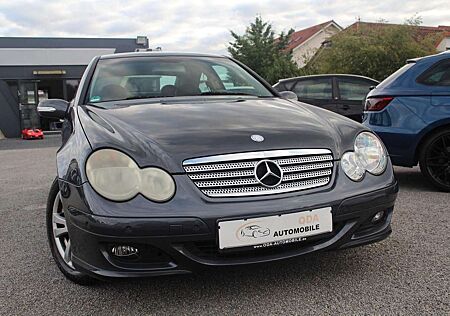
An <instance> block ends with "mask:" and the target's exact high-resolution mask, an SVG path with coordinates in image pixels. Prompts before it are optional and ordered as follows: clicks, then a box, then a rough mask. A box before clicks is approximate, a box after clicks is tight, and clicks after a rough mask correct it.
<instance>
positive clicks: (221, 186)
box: [183, 149, 333, 197]
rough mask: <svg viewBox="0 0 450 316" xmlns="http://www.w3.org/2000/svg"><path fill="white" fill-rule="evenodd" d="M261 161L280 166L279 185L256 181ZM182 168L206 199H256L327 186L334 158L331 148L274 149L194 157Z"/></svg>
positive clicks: (185, 162) (186, 161)
mask: <svg viewBox="0 0 450 316" xmlns="http://www.w3.org/2000/svg"><path fill="white" fill-rule="evenodd" d="M262 160H270V161H272V162H275V163H276V164H277V165H278V166H279V167H280V169H281V171H282V180H281V182H280V183H279V185H277V186H275V187H268V186H265V185H263V184H261V182H260V181H259V180H258V179H257V178H256V176H255V167H256V165H257V164H258V163H259V162H260V161H262ZM183 167H184V170H185V171H186V173H187V175H188V176H189V178H190V179H191V180H192V181H193V182H194V183H195V185H196V186H197V187H198V188H199V189H200V190H201V191H202V192H203V193H204V194H205V195H207V196H210V197H233V196H253V195H265V194H276V193H285V192H292V191H299V190H306V189H311V188H316V187H320V186H324V185H327V184H328V183H330V181H331V175H332V173H333V156H332V154H331V151H330V150H328V149H294V150H273V151H260V152H250V153H240V154H228V155H218V156H210V157H203V158H194V159H189V160H185V161H184V162H183Z"/></svg>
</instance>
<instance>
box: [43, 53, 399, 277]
mask: <svg viewBox="0 0 450 316" xmlns="http://www.w3.org/2000/svg"><path fill="white" fill-rule="evenodd" d="M131 77H132V78H133V84H132V85H131V84H127V83H130V82H129V81H128V80H124V78H131ZM223 78H226V82H224V79H223ZM140 79H142V80H140ZM169 79H170V80H169ZM243 87H245V89H244V88H243ZM289 98H291V99H289ZM292 98H294V99H296V96H295V95H293V93H292V92H287V91H285V92H281V93H278V92H277V91H276V90H274V89H273V88H272V87H271V86H270V85H269V84H268V83H267V82H265V81H264V80H263V79H261V78H260V77H259V76H258V75H256V74H255V73H254V72H253V71H251V70H250V69H249V68H247V67H246V66H244V65H242V64H241V63H239V62H237V61H235V60H233V59H230V58H227V57H219V56H214V55H204V54H198V55H197V54H173V53H172V54H170V53H155V52H153V53H152V52H145V53H128V54H114V55H108V56H103V57H97V58H95V59H94V60H93V61H92V62H91V63H90V64H89V66H88V67H87V69H86V71H85V74H84V75H83V78H82V79H81V82H80V88H79V92H78V93H77V96H76V98H75V100H74V101H73V102H72V103H71V104H70V105H69V104H68V103H67V102H66V101H64V100H47V101H44V102H42V103H40V104H39V105H38V112H39V113H40V115H42V116H46V117H51V118H59V119H65V122H64V124H63V131H62V135H63V145H62V147H61V148H60V149H59V150H58V152H57V154H56V160H57V177H56V179H55V181H54V183H53V185H52V187H51V190H50V194H49V198H48V204H47V233H48V238H49V244H50V249H51V251H52V255H53V258H54V259H55V261H56V264H57V265H58V266H59V268H60V270H61V271H62V272H63V273H64V275H66V276H67V277H68V278H69V279H71V280H73V281H75V282H78V283H88V282H90V281H91V277H97V278H102V277H142V276H151V275H160V274H177V273H187V272H192V271H195V270H196V269H198V268H202V267H214V266H216V267H219V266H225V265H241V264H250V263H258V262H267V261H272V260H278V259H284V258H291V257H295V256H299V255H303V254H306V253H310V252H313V251H319V250H328V249H341V248H345V247H350V246H356V245H362V244H367V243H371V242H377V241H380V240H382V239H384V238H386V237H387V236H388V235H389V234H390V232H391V227H390V221H391V217H392V212H393V207H394V202H395V199H396V195H397V190H398V186H397V182H396V180H395V177H394V174H393V170H392V166H391V163H390V160H389V157H388V156H387V153H386V151H385V150H384V146H383V145H382V142H381V141H380V140H379V139H378V137H377V136H376V135H375V134H374V133H372V132H370V131H369V130H368V129H367V128H365V127H364V126H363V125H361V124H359V123H356V122H353V121H351V120H348V119H346V118H344V117H342V116H340V115H337V114H335V113H332V112H330V111H325V110H322V109H320V108H317V107H314V106H311V105H308V104H302V103H300V102H298V101H297V100H292ZM252 225H257V226H258V227H262V228H261V229H259V231H258V233H255V235H254V237H255V238H249V237H248V236H247V235H248V231H247V230H246V227H249V226H252ZM255 227H256V226H255ZM253 228H254V227H253ZM243 230H244V234H242V233H241V232H242V231H243ZM252 236H253V234H252ZM269 248H270V249H269Z"/></svg>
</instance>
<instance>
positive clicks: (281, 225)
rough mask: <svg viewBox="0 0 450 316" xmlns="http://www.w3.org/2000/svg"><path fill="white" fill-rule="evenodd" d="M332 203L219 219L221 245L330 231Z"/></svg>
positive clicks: (269, 242) (281, 240)
mask: <svg viewBox="0 0 450 316" xmlns="http://www.w3.org/2000/svg"><path fill="white" fill-rule="evenodd" d="M332 230H333V218H332V215H331V207H324V208H320V209H315V210H311V211H302V212H297V213H290V214H282V215H274V216H266V217H258V218H250V219H238V220H232V221H223V222H219V248H220V249H227V248H236V247H247V246H254V247H255V248H256V246H258V245H268V246H271V245H277V244H284V243H286V242H295V241H301V240H302V238H305V237H308V236H314V235H318V234H323V233H327V232H331V231H332Z"/></svg>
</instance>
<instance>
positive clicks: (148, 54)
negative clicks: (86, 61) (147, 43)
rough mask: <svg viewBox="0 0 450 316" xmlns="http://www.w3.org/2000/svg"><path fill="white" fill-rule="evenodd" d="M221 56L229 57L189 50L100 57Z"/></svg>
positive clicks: (103, 57) (104, 57)
mask: <svg viewBox="0 0 450 316" xmlns="http://www.w3.org/2000/svg"><path fill="white" fill-rule="evenodd" d="M172 56H173V57H220V58H228V57H227V56H223V55H222V56H221V55H215V54H206V53H188V52H161V51H146V52H131V53H118V54H108V55H102V56H100V59H116V58H127V57H172Z"/></svg>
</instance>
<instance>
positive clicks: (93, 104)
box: [86, 103, 106, 109]
mask: <svg viewBox="0 0 450 316" xmlns="http://www.w3.org/2000/svg"><path fill="white" fill-rule="evenodd" d="M86 105H89V106H93V107H94V108H98V109H106V108H105V107H104V106H100V105H98V104H95V103H86Z"/></svg>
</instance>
